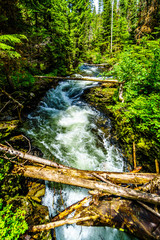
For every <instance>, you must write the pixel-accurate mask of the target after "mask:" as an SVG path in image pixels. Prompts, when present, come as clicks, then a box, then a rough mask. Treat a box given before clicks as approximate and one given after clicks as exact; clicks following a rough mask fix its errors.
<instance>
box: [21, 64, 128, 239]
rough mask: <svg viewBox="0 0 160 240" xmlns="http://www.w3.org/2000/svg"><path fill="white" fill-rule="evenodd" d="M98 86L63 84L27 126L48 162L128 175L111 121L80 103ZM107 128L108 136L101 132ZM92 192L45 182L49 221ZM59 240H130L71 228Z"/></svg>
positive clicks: (101, 230)
mask: <svg viewBox="0 0 160 240" xmlns="http://www.w3.org/2000/svg"><path fill="white" fill-rule="evenodd" d="M81 72H82V74H83V75H84V74H85V75H87V76H88V75H89V76H90V77H91V76H97V75H98V73H99V71H98V69H97V68H96V67H93V66H92V67H91V66H87V65H86V66H85V65H83V66H82V67H81ZM95 84H97V83H91V82H84V81H83V82H81V81H71V80H68V81H62V82H60V83H59V85H58V86H57V88H56V89H51V90H49V91H48V92H47V94H46V96H45V97H44V99H43V101H42V102H41V103H40V105H39V106H38V108H37V109H36V111H35V112H33V113H32V114H30V115H29V116H28V122H27V124H26V125H25V127H24V130H25V132H26V133H27V135H28V136H29V137H30V138H31V139H32V141H33V143H34V145H35V146H37V147H38V148H39V149H41V151H42V152H43V154H44V157H45V158H48V159H53V157H54V160H55V161H57V162H59V163H61V164H64V165H68V166H72V167H75V168H78V169H85V170H103V171H105V170H106V171H112V172H116V171H118V172H122V171H124V167H125V166H124V160H123V157H122V154H121V151H120V150H119V149H118V148H117V147H116V146H115V145H114V144H112V143H111V141H110V128H111V125H110V120H109V119H108V118H106V117H104V116H103V115H102V114H100V113H99V112H98V111H97V110H95V109H93V108H91V107H90V106H89V105H88V104H86V103H85V102H84V101H82V100H81V98H80V97H81V95H82V93H83V91H84V89H85V88H88V87H92V86H93V85H95ZM100 124H103V126H105V128H107V129H108V136H107V137H106V136H105V134H104V133H103V132H102V131H101V129H100V128H98V125H100ZM87 195H88V190H86V189H82V188H78V187H72V186H67V185H62V184H57V183H48V182H46V193H45V196H44V198H43V205H45V206H47V207H48V209H49V213H50V216H54V215H56V214H57V213H58V211H62V210H63V209H64V208H65V207H68V206H70V205H71V204H73V203H76V202H77V201H79V200H81V199H83V198H84V197H85V196H87ZM56 239H57V240H129V239H133V238H131V237H129V236H128V235H127V234H125V233H124V232H120V231H118V230H116V229H111V228H108V227H82V226H77V225H67V226H63V227H59V228H57V229H56Z"/></svg>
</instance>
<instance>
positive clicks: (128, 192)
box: [14, 165, 160, 205]
mask: <svg viewBox="0 0 160 240" xmlns="http://www.w3.org/2000/svg"><path fill="white" fill-rule="evenodd" d="M14 171H15V172H19V171H20V172H21V173H22V174H23V175H24V176H25V177H31V178H37V179H43V180H48V181H54V182H58V183H63V184H68V185H72V186H77V187H83V188H87V189H96V190H100V191H103V192H106V193H109V194H111V195H115V196H120V197H124V198H127V199H132V200H137V201H142V202H148V203H151V204H157V205H160V196H158V195H156V194H151V193H146V192H140V191H136V190H133V189H130V188H124V187H121V186H117V185H116V184H108V183H103V182H97V181H95V180H88V179H83V178H78V177H72V176H70V174H69V175H66V174H62V171H61V169H53V168H48V167H46V168H43V169H41V170H40V171H39V167H35V166H27V165H26V166H25V169H23V168H22V169H20V168H16V167H15V168H14Z"/></svg>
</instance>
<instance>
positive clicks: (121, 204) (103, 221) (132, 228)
mask: <svg viewBox="0 0 160 240" xmlns="http://www.w3.org/2000/svg"><path fill="white" fill-rule="evenodd" d="M89 213H90V214H92V216H93V213H95V216H96V215H97V214H98V215H99V217H98V218H97V219H94V220H93V219H90V220H88V221H83V222H78V225H83V226H108V227H113V226H114V227H115V228H117V229H120V230H121V231H126V232H128V233H131V234H133V235H134V236H136V237H138V238H139V239H142V240H156V239H160V217H159V216H156V215H155V214H154V213H152V212H150V211H148V210H147V209H146V208H144V207H143V206H142V205H140V204H139V203H136V202H135V201H131V200H124V199H112V200H105V198H104V199H103V200H101V201H99V204H98V205H94V202H93V204H91V205H90V206H89V207H83V210H82V209H81V213H80V216H79V218H83V217H86V216H88V215H89Z"/></svg>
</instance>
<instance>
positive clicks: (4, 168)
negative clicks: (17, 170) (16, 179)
mask: <svg viewBox="0 0 160 240" xmlns="http://www.w3.org/2000/svg"><path fill="white" fill-rule="evenodd" d="M10 166H11V163H10V162H9V161H7V162H6V161H5V160H4V159H2V158H0V184H1V182H2V180H3V179H4V177H5V176H6V175H7V174H8V171H9V169H10Z"/></svg>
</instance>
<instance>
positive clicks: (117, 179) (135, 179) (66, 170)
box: [0, 144, 159, 184]
mask: <svg viewBox="0 0 160 240" xmlns="http://www.w3.org/2000/svg"><path fill="white" fill-rule="evenodd" d="M0 151H2V152H4V153H8V154H10V155H11V156H16V157H19V158H22V159H24V160H28V161H31V162H33V163H38V164H42V165H43V166H50V167H53V168H58V169H59V170H56V171H59V173H60V174H65V175H68V176H71V177H78V178H84V179H88V180H96V176H93V173H97V174H98V175H99V176H102V177H103V178H105V179H106V180H109V181H111V182H113V183H127V184H129V183H131V184H145V183H148V182H150V181H151V180H153V179H154V178H155V177H158V176H159V175H157V174H156V173H117V172H114V173H111V172H104V171H98V172H97V171H86V170H79V169H74V168H70V167H68V166H64V165H62V164H59V163H56V162H53V161H50V160H47V159H43V158H39V157H36V156H33V155H31V154H28V153H25V152H22V151H17V150H15V149H13V148H10V147H8V146H5V145H3V144H0ZM52 171H54V169H52Z"/></svg>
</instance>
